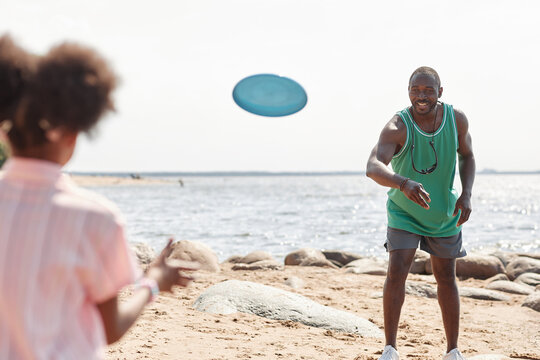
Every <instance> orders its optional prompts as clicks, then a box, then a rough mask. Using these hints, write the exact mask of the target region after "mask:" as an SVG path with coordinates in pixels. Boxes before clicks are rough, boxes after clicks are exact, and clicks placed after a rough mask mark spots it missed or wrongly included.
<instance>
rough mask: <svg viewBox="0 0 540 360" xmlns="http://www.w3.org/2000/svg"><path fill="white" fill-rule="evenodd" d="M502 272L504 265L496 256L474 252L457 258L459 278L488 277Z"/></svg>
mask: <svg viewBox="0 0 540 360" xmlns="http://www.w3.org/2000/svg"><path fill="white" fill-rule="evenodd" d="M500 273H504V265H503V263H502V262H501V260H499V258H497V257H495V256H491V255H474V254H473V255H468V256H465V257H462V258H459V259H457V260H456V275H457V276H458V277H459V278H471V277H472V278H475V279H488V278H490V277H492V276H495V275H497V274H500Z"/></svg>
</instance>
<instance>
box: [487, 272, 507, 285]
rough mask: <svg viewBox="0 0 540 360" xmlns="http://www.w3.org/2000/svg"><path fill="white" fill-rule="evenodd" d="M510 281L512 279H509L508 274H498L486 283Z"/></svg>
mask: <svg viewBox="0 0 540 360" xmlns="http://www.w3.org/2000/svg"><path fill="white" fill-rule="evenodd" d="M502 280H504V281H510V279H508V276H507V275H506V274H497V275H495V276H492V277H490V278H489V279H486V283H488V284H489V283H492V282H494V281H502Z"/></svg>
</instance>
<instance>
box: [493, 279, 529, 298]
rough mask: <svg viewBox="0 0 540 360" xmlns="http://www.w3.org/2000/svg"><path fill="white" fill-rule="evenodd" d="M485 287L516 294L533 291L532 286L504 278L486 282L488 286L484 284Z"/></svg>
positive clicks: (525, 293) (526, 293)
mask: <svg viewBox="0 0 540 360" xmlns="http://www.w3.org/2000/svg"><path fill="white" fill-rule="evenodd" d="M486 289H489V290H497V291H502V292H506V293H510V294H518V295H530V294H532V293H533V291H534V288H533V287H532V286H529V285H524V284H518V283H515V282H512V281H504V280H499V281H494V282H492V283H490V284H488V286H486Z"/></svg>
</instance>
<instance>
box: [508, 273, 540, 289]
mask: <svg viewBox="0 0 540 360" xmlns="http://www.w3.org/2000/svg"><path fill="white" fill-rule="evenodd" d="M514 282H516V283H518V284H525V285H530V286H537V285H540V274H535V273H523V274H521V275H519V276H518V277H517V278H516V279H515V280H514Z"/></svg>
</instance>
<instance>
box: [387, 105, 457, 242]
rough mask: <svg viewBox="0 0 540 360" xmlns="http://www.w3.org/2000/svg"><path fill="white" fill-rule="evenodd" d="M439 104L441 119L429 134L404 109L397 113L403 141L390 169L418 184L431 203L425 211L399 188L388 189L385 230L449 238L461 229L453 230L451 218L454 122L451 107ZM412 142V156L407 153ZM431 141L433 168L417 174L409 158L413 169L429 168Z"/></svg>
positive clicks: (454, 194) (454, 193)
mask: <svg viewBox="0 0 540 360" xmlns="http://www.w3.org/2000/svg"><path fill="white" fill-rule="evenodd" d="M442 105H443V109H444V112H443V120H442V122H441V125H440V126H439V128H438V129H437V130H436V131H435V132H434V133H433V134H429V133H425V132H424V131H422V129H421V128H420V127H419V126H418V125H417V124H416V123H415V122H414V120H413V117H412V115H411V113H410V112H409V109H408V108H405V109H404V110H402V111H400V112H398V113H397V114H398V115H399V117H400V118H401V120H402V121H403V122H404V123H405V126H406V127H407V140H406V141H405V144H404V145H403V148H402V149H401V150H400V151H399V153H397V154H396V155H394V157H393V158H392V161H391V165H392V169H393V170H394V171H395V172H396V173H398V174H400V175H402V176H405V177H408V178H410V179H412V180H414V181H417V182H419V183H421V184H422V185H423V186H424V188H425V189H426V191H427V192H428V193H429V196H430V198H431V202H430V203H429V209H427V210H426V209H424V208H423V207H421V206H420V205H418V204H416V203H414V202H413V201H411V200H409V199H408V198H407V197H406V196H405V195H404V194H403V193H402V192H401V191H399V189H394V188H392V189H390V191H388V201H387V203H386V207H387V214H388V226H389V227H392V228H396V229H401V230H406V231H409V232H412V233H415V234H419V235H424V236H431V237H445V236H453V235H456V234H458V233H459V231H460V230H461V227H456V224H457V221H458V219H459V215H458V216H455V217H454V216H452V214H453V213H454V206H455V204H456V201H457V198H458V195H457V191H456V189H455V188H454V176H455V172H456V156H457V155H456V154H457V149H458V137H457V128H456V120H455V116H454V109H453V107H452V106H451V105H447V104H444V103H443V104H442ZM413 140H414V154H411V145H412V142H413ZM431 140H433V142H434V144H433V145H434V147H435V150H436V152H437V157H438V165H437V168H436V169H435V171H433V172H432V173H430V174H425V175H423V174H419V173H417V172H416V171H414V169H413V167H412V161H411V156H414V165H415V167H416V169H417V170H420V169H426V168H429V167H431V165H433V164H434V163H435V154H434V152H433V149H432V148H431V145H430V144H429V142H430V141H431Z"/></svg>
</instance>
